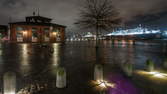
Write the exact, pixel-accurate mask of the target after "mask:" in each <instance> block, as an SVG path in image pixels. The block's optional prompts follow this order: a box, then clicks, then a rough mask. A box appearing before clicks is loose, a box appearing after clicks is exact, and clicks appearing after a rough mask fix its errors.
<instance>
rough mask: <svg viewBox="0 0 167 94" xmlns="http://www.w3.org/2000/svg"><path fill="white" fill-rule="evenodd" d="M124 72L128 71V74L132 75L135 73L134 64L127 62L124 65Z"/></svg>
mask: <svg viewBox="0 0 167 94" xmlns="http://www.w3.org/2000/svg"><path fill="white" fill-rule="evenodd" d="M124 67H125V68H124V72H125V73H126V75H127V76H129V77H130V76H132V74H133V65H132V64H131V63H126V64H125V66H124Z"/></svg>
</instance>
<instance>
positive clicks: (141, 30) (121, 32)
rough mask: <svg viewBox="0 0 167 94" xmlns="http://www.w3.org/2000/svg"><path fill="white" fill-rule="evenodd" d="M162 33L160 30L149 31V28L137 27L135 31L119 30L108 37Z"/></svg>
mask: <svg viewBox="0 0 167 94" xmlns="http://www.w3.org/2000/svg"><path fill="white" fill-rule="evenodd" d="M155 33H160V30H148V29H147V28H142V27H137V28H134V29H127V30H117V31H115V32H112V33H109V34H107V36H112V35H113V36H121V35H122V36H123V35H137V34H155Z"/></svg>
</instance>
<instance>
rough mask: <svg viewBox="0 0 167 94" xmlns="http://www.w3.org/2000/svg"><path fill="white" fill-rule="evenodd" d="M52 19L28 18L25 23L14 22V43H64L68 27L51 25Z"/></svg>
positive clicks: (12, 25) (12, 29)
mask: <svg viewBox="0 0 167 94" xmlns="http://www.w3.org/2000/svg"><path fill="white" fill-rule="evenodd" d="M51 21H52V19H50V18H46V17H42V16H28V17H26V21H24V22H12V23H9V25H10V33H9V34H10V41H12V42H64V41H65V28H66V26H63V25H59V24H54V23H51Z"/></svg>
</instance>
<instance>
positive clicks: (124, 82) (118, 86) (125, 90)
mask: <svg viewBox="0 0 167 94" xmlns="http://www.w3.org/2000/svg"><path fill="white" fill-rule="evenodd" d="M109 81H110V82H113V83H115V88H109V89H108V94H141V92H140V90H139V89H138V88H136V87H135V85H134V84H133V83H132V82H130V81H129V80H128V79H126V78H125V77H123V76H122V75H121V74H112V75H111V76H109Z"/></svg>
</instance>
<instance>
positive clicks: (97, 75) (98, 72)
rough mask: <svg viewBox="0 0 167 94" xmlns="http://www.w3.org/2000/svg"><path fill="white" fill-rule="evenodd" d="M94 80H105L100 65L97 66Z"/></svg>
mask: <svg viewBox="0 0 167 94" xmlns="http://www.w3.org/2000/svg"><path fill="white" fill-rule="evenodd" d="M94 80H103V66H102V65H100V64H97V65H95V68H94Z"/></svg>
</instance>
